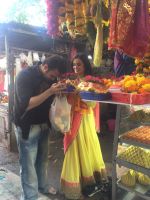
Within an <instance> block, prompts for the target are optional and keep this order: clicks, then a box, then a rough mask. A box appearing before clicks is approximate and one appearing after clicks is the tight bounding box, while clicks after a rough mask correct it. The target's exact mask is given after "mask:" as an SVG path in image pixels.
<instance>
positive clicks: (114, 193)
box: [112, 104, 121, 200]
mask: <svg viewBox="0 0 150 200" xmlns="http://www.w3.org/2000/svg"><path fill="white" fill-rule="evenodd" d="M120 120H121V105H119V104H118V105H117V113H116V126H115V135H114V142H113V156H112V200H116V199H117V198H116V197H117V167H116V156H117V152H118V140H119V129H120Z"/></svg>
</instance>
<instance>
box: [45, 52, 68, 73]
mask: <svg viewBox="0 0 150 200" xmlns="http://www.w3.org/2000/svg"><path fill="white" fill-rule="evenodd" d="M42 64H43V65H45V64H47V65H48V69H49V70H54V69H57V70H58V71H59V72H60V73H65V72H66V69H67V66H66V65H67V62H66V60H65V59H64V58H63V57H62V56H59V55H52V56H49V57H47V58H46V59H45V60H44V61H43V62H42Z"/></svg>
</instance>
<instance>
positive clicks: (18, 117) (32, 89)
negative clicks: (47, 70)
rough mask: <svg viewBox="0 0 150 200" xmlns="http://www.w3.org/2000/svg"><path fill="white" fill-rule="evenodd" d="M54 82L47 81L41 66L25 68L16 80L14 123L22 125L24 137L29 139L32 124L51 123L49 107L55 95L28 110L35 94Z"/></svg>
mask: <svg viewBox="0 0 150 200" xmlns="http://www.w3.org/2000/svg"><path fill="white" fill-rule="evenodd" d="M52 83H53V82H47V81H46V80H45V79H44V77H43V75H42V73H41V71H40V70H39V66H33V67H28V68H26V69H23V70H22V71H21V72H20V73H19V74H18V76H17V77H16V81H15V104H14V123H15V125H16V126H20V127H21V129H22V132H23V138H24V139H27V138H28V135H29V130H30V125H32V124H42V123H49V117H48V115H49V109H50V105H51V103H52V101H53V97H52V96H51V97H49V98H48V99H47V100H46V101H44V102H43V103H42V104H41V105H39V106H37V107H35V108H33V109H31V110H29V111H26V109H27V107H28V104H29V100H30V98H31V97H33V96H37V95H39V94H40V93H42V92H44V91H45V90H46V89H48V88H49V87H50V86H51V84H52Z"/></svg>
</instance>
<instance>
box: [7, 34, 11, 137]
mask: <svg viewBox="0 0 150 200" xmlns="http://www.w3.org/2000/svg"><path fill="white" fill-rule="evenodd" d="M5 53H6V67H7V68H6V75H7V77H8V96H9V98H8V133H10V132H11V129H12V126H11V117H10V116H11V99H12V91H11V82H10V71H11V70H10V51H9V41H8V35H7V33H6V35H5Z"/></svg>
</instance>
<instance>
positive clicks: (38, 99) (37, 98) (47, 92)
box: [27, 83, 66, 110]
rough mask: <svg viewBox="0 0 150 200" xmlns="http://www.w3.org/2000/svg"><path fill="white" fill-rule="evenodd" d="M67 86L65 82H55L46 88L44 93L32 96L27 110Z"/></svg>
mask: <svg viewBox="0 0 150 200" xmlns="http://www.w3.org/2000/svg"><path fill="white" fill-rule="evenodd" d="M65 88H66V85H65V84H62V83H54V84H53V85H52V86H51V87H50V88H49V89H47V90H45V91H44V92H43V93H41V94H39V95H37V96H34V97H31V98H30V100H29V104H28V107H27V110H31V109H32V108H35V107H37V106H39V105H40V104H42V103H43V102H44V101H45V100H46V99H47V98H48V97H50V96H51V95H54V94H56V93H57V92H60V91H62V90H64V89H65Z"/></svg>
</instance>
